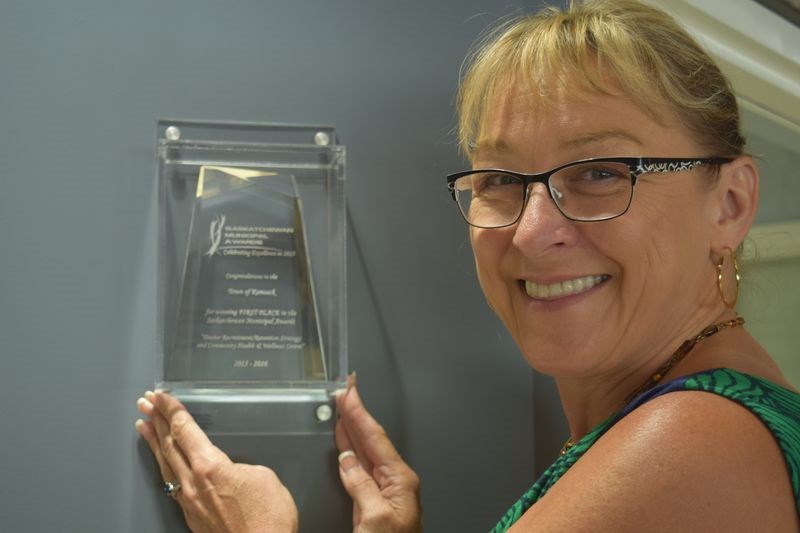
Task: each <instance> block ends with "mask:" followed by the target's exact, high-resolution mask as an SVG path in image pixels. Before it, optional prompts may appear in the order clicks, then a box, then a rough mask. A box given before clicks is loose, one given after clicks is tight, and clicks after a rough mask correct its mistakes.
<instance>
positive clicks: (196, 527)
mask: <svg viewBox="0 0 800 533" xmlns="http://www.w3.org/2000/svg"><path fill="white" fill-rule="evenodd" d="M137 406H138V408H139V411H141V412H142V413H143V414H145V415H147V416H148V417H150V420H148V421H146V422H145V421H143V420H138V421H137V422H136V430H137V431H138V432H139V433H140V434H141V435H142V437H144V439H145V440H146V441H147V444H149V445H150V449H151V450H152V451H153V455H155V458H156V461H157V462H158V466H159V468H160V469H161V476H162V477H163V479H164V481H165V482H170V483H175V482H177V483H180V488H179V489H178V490H177V492H176V493H174V496H175V500H176V501H177V502H178V503H179V504H180V506H181V508H182V509H183V514H184V516H185V518H186V523H187V524H188V526H189V527H190V528H191V529H192V531H214V532H251V531H269V532H281V533H283V532H287V531H288V532H295V531H297V523H298V517H297V507H296V506H295V503H294V500H293V499H292V495H291V494H289V491H288V490H287V489H286V487H284V486H283V484H282V483H281V482H280V480H279V479H278V476H276V475H275V473H274V472H273V471H272V470H270V469H269V468H266V467H264V466H254V465H245V464H237V463H234V462H232V461H231V460H230V459H229V458H228V456H227V455H225V453H223V452H222V450H220V449H219V448H217V447H216V446H214V445H213V444H212V443H211V441H210V440H209V439H208V437H207V436H206V435H205V433H203V430H201V429H200V427H199V426H198V425H197V424H196V423H195V421H194V419H193V418H192V416H191V415H190V414H189V412H188V411H187V410H186V408H185V407H184V406H183V405H182V404H181V403H180V402H179V401H178V400H176V399H175V398H173V397H172V396H170V395H168V394H165V393H161V392H159V393H152V392H147V393H145V396H144V398H140V399H139V401H138V402H137Z"/></svg>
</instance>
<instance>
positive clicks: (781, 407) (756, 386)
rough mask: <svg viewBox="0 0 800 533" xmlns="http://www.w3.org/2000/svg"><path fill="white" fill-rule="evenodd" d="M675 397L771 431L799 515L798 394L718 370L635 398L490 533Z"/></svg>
mask: <svg viewBox="0 0 800 533" xmlns="http://www.w3.org/2000/svg"><path fill="white" fill-rule="evenodd" d="M675 391H705V392H711V393H714V394H718V395H720V396H723V397H725V398H728V399H729V400H732V401H734V402H737V403H739V404H741V405H742V406H744V407H746V408H747V409H748V410H749V411H750V412H751V413H753V414H754V415H755V416H756V417H758V418H759V419H760V420H761V421H762V422H763V423H764V424H765V425H766V426H767V428H768V429H769V430H770V432H771V433H772V436H773V437H774V438H775V440H776V441H777V443H778V446H779V447H780V449H781V451H782V452H783V457H784V459H786V468H787V471H788V473H789V478H790V480H791V482H792V490H793V492H794V497H795V501H796V502H797V510H798V513H800V394H798V393H796V392H793V391H790V390H788V389H785V388H783V387H780V386H778V385H776V384H774V383H772V382H770V381H766V380H764V379H761V378H757V377H755V376H751V375H748V374H742V373H740V372H736V371H735V370H731V369H727V368H719V369H716V370H707V371H703V372H698V373H696V374H692V375H689V376H683V377H680V378H677V379H675V380H672V381H668V382H666V383H662V384H659V385H657V386H655V387H653V388H652V389H650V390H648V391H645V392H643V393H642V394H640V395H639V396H637V397H636V398H634V399H633V400H632V401H631V402H630V403H629V404H628V405H626V406H625V407H624V408H623V409H622V410H621V411H620V412H618V413H615V414H614V415H612V416H611V417H610V418H608V419H607V420H606V421H605V422H602V423H601V424H600V425H599V426H597V427H596V428H594V429H593V430H592V431H590V432H589V433H588V434H586V435H585V436H584V437H583V438H582V439H581V440H579V441H578V442H577V443H575V445H574V446H573V447H572V448H570V449H569V450H568V451H567V452H566V453H565V454H564V455H561V456H559V458H558V459H556V461H555V462H554V463H553V464H552V465H550V467H549V468H548V469H547V470H545V472H544V474H542V476H541V477H540V478H539V479H538V480H537V481H536V483H534V485H533V486H532V487H531V488H530V489H528V490H527V492H525V494H523V495H522V497H521V498H520V499H519V500H517V502H516V503H515V504H514V505H513V506H512V507H511V509H509V510H508V512H506V514H505V515H504V516H503V518H501V519H500V522H498V523H497V525H496V526H495V527H494V529H493V530H492V532H493V533H500V532H503V531H506V530H507V529H508V528H510V527H511V526H512V525H513V524H514V523H515V522H516V521H517V520H518V519H519V518H520V517H521V516H522V515H523V514H524V513H525V511H527V510H528V509H529V508H530V507H531V506H532V505H533V504H534V503H536V502H537V501H538V500H539V498H541V497H542V496H544V495H545V493H546V492H547V491H548V490H549V489H550V487H552V486H553V485H554V484H555V482H556V481H558V480H559V479H560V478H561V476H563V475H564V473H565V472H566V471H567V470H568V469H569V468H570V467H571V466H572V465H573V464H575V462H576V461H577V460H578V459H580V458H581V456H583V454H584V453H586V450H588V449H589V448H591V446H592V445H593V444H594V443H595V442H597V440H598V439H599V438H600V437H602V436H603V434H604V433H605V432H606V431H608V430H609V428H611V426H613V425H614V424H615V423H617V422H618V421H619V420H621V419H622V418H623V417H625V415H627V414H628V413H630V412H631V411H633V410H634V409H636V408H637V407H639V406H640V405H642V404H644V403H646V402H647V401H649V400H652V399H653V398H656V397H658V396H661V395H663V394H667V393H669V392H675Z"/></svg>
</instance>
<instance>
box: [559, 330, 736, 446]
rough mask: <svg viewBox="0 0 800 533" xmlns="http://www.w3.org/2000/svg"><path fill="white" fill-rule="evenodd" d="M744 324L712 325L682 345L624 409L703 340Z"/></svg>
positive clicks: (627, 400) (569, 443)
mask: <svg viewBox="0 0 800 533" xmlns="http://www.w3.org/2000/svg"><path fill="white" fill-rule="evenodd" d="M742 324H744V318H742V317H740V316H737V317H736V318H733V319H731V320H726V321H724V322H719V323H717V324H712V325H710V326H708V327H707V328H706V329H704V330H703V331H701V332H700V333H699V334H697V335H696V336H694V337H692V338H691V339H688V340H686V341H684V342H683V344H681V345H680V347H679V348H678V349H677V350H675V353H673V354H672V355H671V356H670V358H669V359H667V362H666V363H664V364H663V365H661V367H659V369H658V370H656V371H655V373H654V374H653V375H652V376H650V377H649V378H647V381H645V382H644V383H642V384H641V385H640V386H639V387H637V388H636V389H635V390H634V391H633V392H631V393H630V394H628V395H627V396H626V397H625V400H623V402H622V405H623V407H624V406H625V405H627V404H629V403H630V402H631V400H633V399H634V398H636V397H637V396H639V395H640V394H642V393H643V392H645V391H647V390H650V389H652V388H653V387H655V386H656V384H657V383H658V382H659V381H661V380H662V379H663V378H664V376H665V375H667V373H668V372H669V371H670V370H672V369H673V368H675V366H676V365H677V364H678V363H680V362H681V361H683V358H684V357H686V355H687V354H688V353H689V352H691V351H692V348H694V346H695V344H697V343H698V342H700V341H702V340H703V339H707V338H708V337H710V336H712V335H714V334H716V333H718V332H720V331H722V330H723V329H727V328H735V327H736V326H741V325H742ZM575 442H576V441H574V440H572V437H570V438H568V439H567V442H565V443H564V446H562V447H561V455H564V454H565V453H567V451H568V450H569V449H570V448H572V447H573V446H575Z"/></svg>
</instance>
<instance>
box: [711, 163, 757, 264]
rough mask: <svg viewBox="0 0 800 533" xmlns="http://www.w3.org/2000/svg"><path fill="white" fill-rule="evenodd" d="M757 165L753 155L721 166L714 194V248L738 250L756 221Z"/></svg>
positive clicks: (715, 250)
mask: <svg viewBox="0 0 800 533" xmlns="http://www.w3.org/2000/svg"><path fill="white" fill-rule="evenodd" d="M758 179H759V177H758V168H757V167H756V164H755V162H754V161H753V158H751V157H750V156H740V157H737V158H736V159H734V160H733V161H731V162H730V163H726V164H724V165H722V167H721V168H720V172H719V181H718V182H717V186H716V195H715V200H716V203H715V209H714V213H715V219H716V220H714V232H713V240H712V243H711V245H712V250H713V251H714V252H715V253H717V254H719V255H722V254H723V252H724V250H725V249H726V248H727V249H728V250H735V249H736V248H737V247H738V246H739V244H741V242H742V241H743V240H744V237H745V235H747V232H748V231H749V230H750V226H751V225H752V224H753V219H755V216H756V210H757V208H758Z"/></svg>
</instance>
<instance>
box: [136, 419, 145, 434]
mask: <svg viewBox="0 0 800 533" xmlns="http://www.w3.org/2000/svg"><path fill="white" fill-rule="evenodd" d="M133 427H134V428H136V432H137V433H141V432H142V428H143V427H144V420H142V419H141V418H139V419H137V420H136V422H134V423H133Z"/></svg>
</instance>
